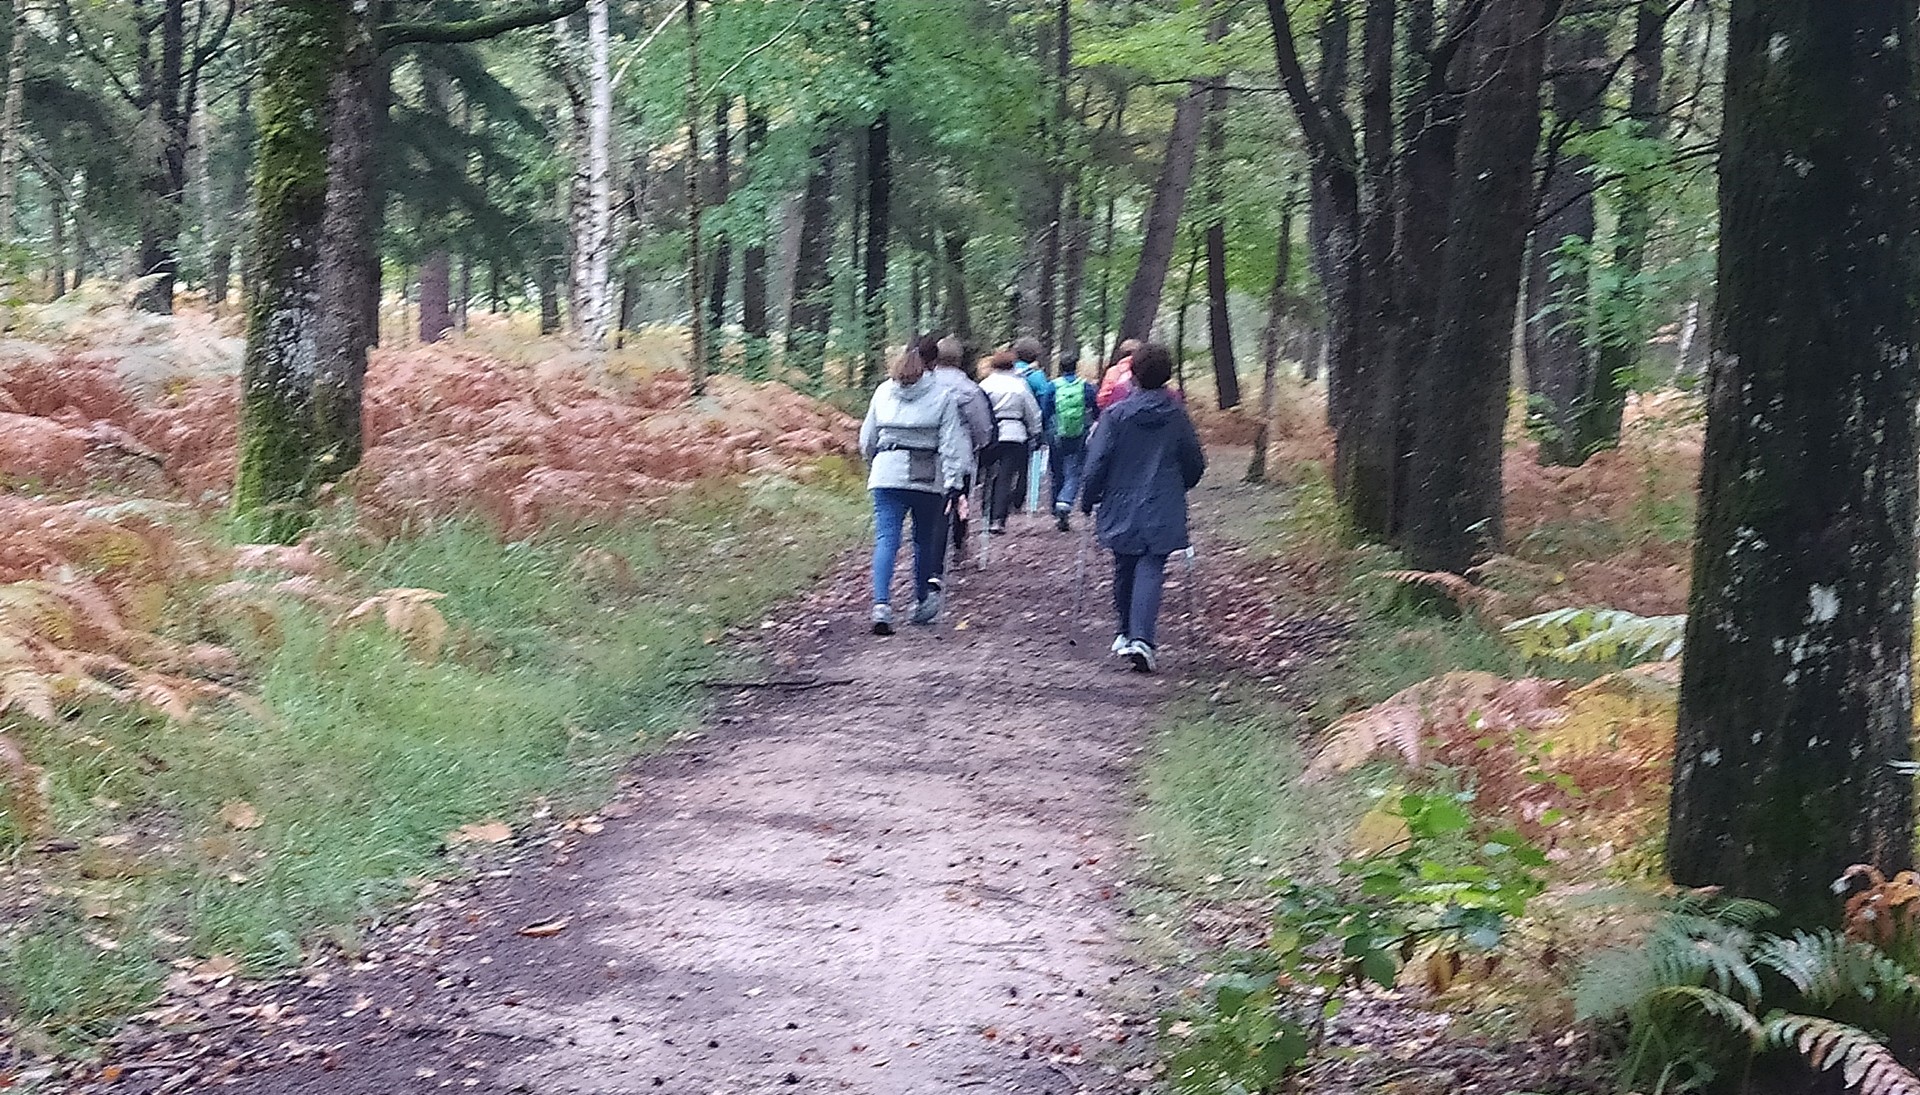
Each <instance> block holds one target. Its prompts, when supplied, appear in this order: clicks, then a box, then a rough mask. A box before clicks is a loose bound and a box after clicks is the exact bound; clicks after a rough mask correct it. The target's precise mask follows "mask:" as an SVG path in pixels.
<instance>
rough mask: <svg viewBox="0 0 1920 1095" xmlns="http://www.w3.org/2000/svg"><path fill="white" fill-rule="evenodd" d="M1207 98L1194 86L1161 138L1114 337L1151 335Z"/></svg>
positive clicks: (1176, 240)
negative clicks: (1135, 262)
mask: <svg viewBox="0 0 1920 1095" xmlns="http://www.w3.org/2000/svg"><path fill="white" fill-rule="evenodd" d="M1206 111H1207V97H1206V91H1205V89H1204V87H1203V85H1202V84H1200V83H1199V82H1195V83H1194V84H1193V85H1192V86H1190V87H1188V88H1187V90H1186V92H1185V93H1184V94H1183V95H1181V96H1180V102H1179V104H1178V105H1177V106H1175V107H1174V111H1173V128H1172V130H1171V131H1170V132H1169V133H1168V134H1167V149H1166V153H1165V155H1163V156H1162V157H1161V160H1160V174H1159V176H1158V177H1157V178H1156V179H1155V180H1154V184H1153V194H1152V196H1151V198H1150V199H1149V202H1148V205H1147V217H1146V223H1145V224H1144V225H1143V226H1142V227H1141V230H1140V265H1139V266H1138V267H1136V268H1135V270H1134V272H1133V280H1132V281H1131V282H1129V283H1128V285H1127V298H1126V303H1125V304H1123V305H1122V306H1121V309H1120V337H1121V338H1123V339H1127V338H1138V339H1145V338H1147V337H1148V336H1149V335H1151V334H1152V333H1153V323H1154V319H1155V318H1156V317H1157V316H1158V315H1159V313H1160V295H1161V292H1162V291H1163V290H1164V289H1165V287H1166V280H1167V267H1168V266H1169V265H1170V264H1171V263H1172V261H1173V249H1174V246H1175V244H1176V243H1178V242H1179V234H1180V214H1181V211H1182V210H1183V209H1184V208H1185V206H1186V203H1187V188H1188V186H1189V185H1191V184H1192V182H1193V160H1194V153H1195V152H1196V151H1197V150H1198V149H1199V145H1200V126H1201V123H1202V122H1204V121H1205V120H1206Z"/></svg>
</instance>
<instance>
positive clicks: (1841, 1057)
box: [1575, 897, 1920, 1095]
mask: <svg viewBox="0 0 1920 1095" xmlns="http://www.w3.org/2000/svg"><path fill="white" fill-rule="evenodd" d="M1772 915H1773V910H1772V909H1770V908H1768V907H1766V906H1765V905H1762V904H1760V903H1758V902H1753V901H1729V902H1716V901H1711V900H1706V899H1701V898H1696V897H1684V898H1680V899H1677V900H1675V901H1674V902H1673V904H1672V905H1671V907H1670V908H1669V909H1668V911H1667V912H1666V913H1665V914H1664V915H1662V916H1661V917H1660V918H1659V919H1658V920H1657V921H1655V922H1654V924H1653V926H1652V927H1651V929H1650V930H1649V931H1648V932H1647V934H1646V936H1645V937H1644V938H1643V939H1642V941H1641V942H1640V943H1639V945H1637V946H1635V947H1630V948H1621V949H1616V950H1611V951H1605V952H1602V953H1600V954H1598V955H1596V956H1594V957H1593V958H1591V959H1589V960H1588V962H1587V964H1586V966H1585V968H1584V969H1583V970H1582V971H1581V974H1580V978H1579V983H1578V988H1577V992H1576V997H1575V1002H1576V1009H1577V1012H1578V1014H1579V1016H1580V1017H1581V1018H1583V1019H1593V1020H1600V1021H1603V1022H1622V1023H1624V1024H1625V1026H1626V1029H1627V1044H1626V1051H1625V1053H1624V1055H1623V1058H1622V1069H1623V1074H1624V1077H1625V1078H1626V1079H1627V1080H1628V1081H1629V1082H1631V1083H1636V1084H1651V1085H1655V1086H1657V1087H1658V1089H1660V1090H1663V1091H1675V1092H1683V1091H1702V1090H1708V1089H1711V1088H1712V1087H1714V1085H1715V1084H1716V1083H1718V1082H1719V1081H1721V1080H1722V1079H1723V1078H1726V1077H1731V1076H1737V1075H1741V1074H1743V1073H1744V1072H1745V1071H1746V1070H1747V1069H1748V1068H1750V1067H1753V1061H1754V1059H1755V1058H1756V1057H1757V1056H1759V1055H1760V1054H1763V1053H1765V1052H1767V1051H1769V1050H1774V1049H1784V1050H1789V1051H1792V1052H1793V1053H1796V1054H1798V1055H1799V1057H1800V1058H1801V1059H1802V1060H1803V1061H1804V1062H1805V1063H1806V1064H1807V1065H1808V1066H1809V1067H1811V1068H1813V1069H1815V1070H1836V1071H1838V1072H1839V1073H1840V1077H1841V1079H1842V1080H1843V1082H1844V1083H1845V1085H1846V1087H1847V1089H1848V1090H1853V1091H1862V1092H1866V1093H1868V1095H1893V1093H1900V1095H1905V1093H1907V1092H1915V1091H1920V1079H1917V1078H1915V1077H1914V1076H1913V1074H1912V1073H1910V1072H1909V1071H1907V1069H1906V1068H1905V1067H1903V1066H1902V1065H1901V1064H1900V1063H1899V1062H1898V1061H1896V1060H1895V1059H1894V1056H1893V1054H1892V1053H1891V1052H1890V1051H1889V1050H1888V1049H1887V1047H1886V1044H1885V1042H1884V1041H1883V1039H1882V1036H1879V1035H1875V1034H1873V1033H1870V1031H1875V1030H1877V1031H1881V1032H1885V1034H1888V1035H1897V1036H1902V1037H1907V1038H1910V1037H1911V1036H1912V1034H1913V1033H1915V1032H1916V1031H1920V978H1917V977H1916V976H1915V975H1914V974H1913V973H1911V972H1909V971H1908V970H1907V969H1906V968H1904V967H1903V966H1901V965H1900V963H1898V962H1897V961H1895V960H1894V959H1893V958H1891V957H1889V956H1888V955H1887V954H1886V953H1884V952H1882V951H1880V950H1878V949H1877V948H1875V947H1873V946H1872V945H1870V944H1867V943H1863V942H1859V941H1856V940H1852V939H1848V938H1847V937H1845V936H1843V935H1841V934H1839V933H1837V932H1834V931H1831V930H1824V929H1823V930H1821V931H1817V932H1806V931H1798V932H1795V933H1794V934H1793V935H1792V936H1790V937H1782V936H1777V935H1770V934H1767V933H1763V932H1760V931H1758V930H1757V925H1759V924H1760V923H1762V922H1763V921H1765V920H1767V919H1769V918H1770V917H1771V916H1772Z"/></svg>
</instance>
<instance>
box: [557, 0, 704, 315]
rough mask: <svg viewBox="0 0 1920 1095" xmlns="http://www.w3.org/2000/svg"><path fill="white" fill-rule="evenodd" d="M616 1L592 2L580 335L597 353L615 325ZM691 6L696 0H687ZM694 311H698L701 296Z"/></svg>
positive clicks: (589, 32)
mask: <svg viewBox="0 0 1920 1095" xmlns="http://www.w3.org/2000/svg"><path fill="white" fill-rule="evenodd" d="M610 2H611V0H588V3H587V88H588V93H587V146H586V167H587V200H588V203H589V204H588V212H587V218H586V226H585V227H586V237H585V238H584V239H583V240H581V243H580V246H581V248H582V250H583V251H584V254H583V256H582V259H583V261H582V263H581V277H582V279H583V283H582V285H581V289H580V303H581V316H580V335H581V338H582V339H583V340H584V341H585V342H586V344H587V348H588V349H590V350H592V351H594V352H596V353H598V352H603V351H604V350H605V349H606V347H607V335H608V333H609V330H608V329H609V327H610V326H611V320H612V310H611V307H610V305H611V303H612V302H611V294H612V287H611V283H610V281H609V279H608V273H609V270H610V267H611V264H612V259H613V168H612V158H611V157H612V137H613V76H612V68H611V65H612V48H613V46H612V38H611V35H610V34H609V31H608V28H607V18H608V11H607V9H608V6H609V4H610ZM688 2H689V3H690V4H691V3H692V2H693V0H688ZM694 308H695V309H696V314H698V313H697V310H698V308H699V300H698V298H697V297H696V298H695V302H694Z"/></svg>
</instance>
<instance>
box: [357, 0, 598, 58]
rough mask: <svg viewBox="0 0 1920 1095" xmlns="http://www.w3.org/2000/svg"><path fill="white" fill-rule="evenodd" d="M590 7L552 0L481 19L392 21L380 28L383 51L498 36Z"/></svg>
mask: <svg viewBox="0 0 1920 1095" xmlns="http://www.w3.org/2000/svg"><path fill="white" fill-rule="evenodd" d="M586 6H587V0H552V2H550V3H544V4H537V5H535V6H532V7H527V8H522V9H520V10H519V11H510V12H505V13H503V14H500V15H490V16H486V17H484V18H480V19H460V20H455V21H453V22H446V23H388V24H386V25H385V26H383V27H381V28H380V34H379V38H378V41H379V43H380V48H381V49H382V50H388V49H393V48H395V47H396V46H411V45H423V44H427V43H433V44H437V45H450V44H454V43H458V42H479V41H482V40H484V39H487V38H497V37H499V36H500V35H502V34H506V33H508V32H509V31H516V30H525V29H526V28H528V27H537V26H540V25H542V24H545V23H551V22H554V21H555V20H559V19H565V18H566V17H567V16H569V15H572V14H574V13H575V12H578V11H580V10H582V9H583V8H585V7H586Z"/></svg>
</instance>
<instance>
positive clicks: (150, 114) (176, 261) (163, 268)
mask: <svg viewBox="0 0 1920 1095" xmlns="http://www.w3.org/2000/svg"><path fill="white" fill-rule="evenodd" d="M162 3H163V5H164V6H163V7H162V8H161V11H160V26H159V31H160V64H159V67H158V68H157V69H156V68H154V67H153V65H152V64H151V62H149V63H147V64H146V65H145V66H144V68H145V70H146V72H147V73H148V74H150V75H151V77H152V78H151V80H149V81H143V84H144V86H143V87H142V88H141V89H140V90H141V94H142V95H143V96H144V97H145V99H146V112H147V119H146V121H145V122H144V124H143V126H142V129H143V131H144V133H145V134H146V141H145V142H143V143H145V144H146V145H147V146H148V148H147V155H148V156H149V157H150V159H149V162H148V163H147V164H146V165H145V168H144V170H143V171H142V175H141V179H140V258H139V264H140V265H139V274H140V276H141V277H143V278H147V277H150V278H152V279H153V280H152V281H151V282H150V283H149V284H148V285H147V286H145V287H144V288H143V289H141V290H140V292H139V293H137V294H136V295H135V296H134V301H133V303H134V306H135V307H136V308H139V309H141V310H142V311H147V312H157V313H160V314H162V315H165V314H168V313H171V312H172V311H173V283H174V280H175V279H176V278H177V277H178V276H179V272H180V225H181V221H182V214H183V212H184V208H185V204H186V191H187V137H188V133H187V119H188V117H189V114H188V111H187V108H186V106H185V104H184V103H183V102H182V95H181V78H182V74H183V72H184V65H185V55H186V47H187V29H186V6H187V5H186V0H162Z"/></svg>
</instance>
